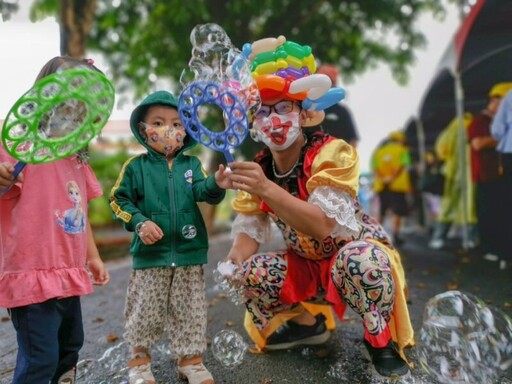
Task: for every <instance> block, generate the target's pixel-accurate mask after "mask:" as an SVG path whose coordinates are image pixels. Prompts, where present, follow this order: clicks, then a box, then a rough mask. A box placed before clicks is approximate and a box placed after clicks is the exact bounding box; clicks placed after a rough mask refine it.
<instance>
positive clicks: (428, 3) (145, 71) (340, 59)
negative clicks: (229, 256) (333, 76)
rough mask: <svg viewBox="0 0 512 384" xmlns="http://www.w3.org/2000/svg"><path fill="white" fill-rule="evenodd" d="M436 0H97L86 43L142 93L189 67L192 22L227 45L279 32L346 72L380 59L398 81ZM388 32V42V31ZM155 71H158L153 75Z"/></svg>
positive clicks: (439, 10) (438, 10)
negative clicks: (220, 35)
mask: <svg viewBox="0 0 512 384" xmlns="http://www.w3.org/2000/svg"><path fill="white" fill-rule="evenodd" d="M443 4H444V1H442V0H424V1H416V0H351V1H347V0H344V1H343V0H341V1H340V0H302V1H297V0H282V1H280V2H276V1H275V0H259V1H252V0H194V1H182V0H168V1H157V2H155V1H152V0H123V1H112V2H100V3H99V4H98V10H97V13H96V20H95V24H94V25H93V28H92V30H91V36H90V47H91V48H94V49H97V50H99V51H100V52H102V53H104V54H105V56H106V58H107V60H108V61H109V63H110V64H111V68H112V69H113V72H112V74H113V77H114V79H115V80H116V83H117V84H118V87H119V86H120V87H121V90H123V89H126V88H128V87H129V88H130V89H132V90H135V93H136V96H140V95H142V94H145V93H146V92H147V90H148V89H150V88H151V86H152V81H151V80H150V79H154V78H155V77H168V78H171V79H178V78H179V76H180V73H181V71H182V70H183V69H184V68H186V67H187V63H188V60H189V59H190V51H191V45H190V42H189V34H190V31H191V30H192V28H193V27H194V26H195V25H197V24H203V23H208V22H214V23H217V24H219V25H220V26H222V27H223V28H224V29H225V30H226V32H227V34H228V36H230V38H231V40H232V42H233V44H234V45H235V46H236V47H239V48H241V47H242V46H243V44H244V43H246V42H251V41H254V40H257V39H260V38H263V37H271V36H273V37H275V36H278V35H281V34H282V35H285V36H286V37H287V38H288V39H289V40H292V41H296V42H299V43H301V44H307V45H310V46H311V47H312V49H313V53H314V55H315V57H316V58H317V59H321V60H322V61H325V62H331V63H336V64H338V65H339V67H340V69H341V71H342V73H343V76H344V78H345V79H350V78H352V77H353V76H354V75H356V74H360V73H363V72H364V71H366V70H368V69H369V68H373V67H375V66H376V65H377V64H379V63H381V62H384V63H387V64H388V65H389V66H390V67H391V71H392V73H393V75H394V76H395V78H396V79H397V80H398V81H399V82H400V83H404V82H406V80H407V67H408V66H409V65H410V64H411V63H412V62H413V61H414V51H415V50H416V49H417V48H419V47H421V46H423V45H424V44H425V38H424V35H423V34H422V32H421V31H418V30H417V29H416V26H415V21H416V20H417V19H418V17H419V15H420V14H422V13H423V12H425V11H431V12H433V13H434V14H435V15H438V16H439V17H442V15H443V14H444V8H443ZM390 36H391V37H393V41H394V43H389V39H387V38H386V37H390ZM155 75H156V76H155Z"/></svg>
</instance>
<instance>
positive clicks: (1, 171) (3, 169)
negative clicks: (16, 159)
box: [0, 162, 23, 189]
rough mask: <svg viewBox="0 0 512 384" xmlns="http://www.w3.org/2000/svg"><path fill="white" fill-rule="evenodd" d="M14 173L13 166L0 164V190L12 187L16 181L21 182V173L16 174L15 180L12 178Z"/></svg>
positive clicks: (6, 163)
mask: <svg viewBox="0 0 512 384" xmlns="http://www.w3.org/2000/svg"><path fill="white" fill-rule="evenodd" d="M13 172H14V165H12V164H10V163H8V162H5V163H0V189H2V188H7V187H10V186H11V185H13V184H14V183H15V182H16V181H19V182H22V181H23V173H20V174H18V176H17V177H16V179H14V178H13V177H12V173H13Z"/></svg>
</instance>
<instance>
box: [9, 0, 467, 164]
mask: <svg viewBox="0 0 512 384" xmlns="http://www.w3.org/2000/svg"><path fill="white" fill-rule="evenodd" d="M20 4H21V5H22V7H21V8H22V9H21V10H20V12H18V13H17V14H16V15H14V16H13V17H12V18H11V19H10V20H8V21H5V22H2V20H1V18H0V52H1V53H0V57H1V60H2V64H1V71H0V88H1V89H2V91H1V92H0V120H2V119H4V118H5V116H6V115H7V113H8V112H9V110H10V108H11V106H12V104H14V102H16V100H17V99H18V98H19V97H20V96H21V95H23V94H24V93H25V92H26V91H27V90H29V89H30V87H31V86H32V84H33V82H34V79H35V77H36V76H37V74H38V72H39V70H40V69H41V67H42V66H43V65H44V64H45V63H46V62H47V61H48V60H49V59H50V58H52V57H54V56H58V55H59V28H58V25H57V23H56V22H55V20H54V19H47V20H45V21H41V22H37V23H31V22H30V20H29V19H28V10H27V7H26V6H25V5H26V4H30V2H28V1H27V0H22V2H21V3H20ZM458 25H459V20H458V15H457V12H456V10H455V9H454V8H449V12H448V15H447V17H446V18H445V19H444V21H442V22H439V21H437V20H434V19H433V17H432V16H430V15H425V16H423V17H422V18H421V19H420V20H419V22H418V25H417V28H418V29H419V30H421V31H423V33H424V34H425V36H426V38H427V46H426V48H424V49H421V50H418V51H417V52H416V57H417V59H416V62H415V64H414V65H413V66H412V67H411V68H410V81H409V83H408V84H407V85H406V86H400V85H398V84H397V83H396V81H395V80H394V79H393V78H392V76H391V72H390V71H389V69H388V68H387V67H386V66H385V65H384V64H383V65H381V66H379V67H378V68H376V69H375V70H371V71H368V72H366V73H365V74H363V75H360V76H358V77H356V78H355V79H354V81H353V82H351V83H350V84H343V81H342V87H343V88H345V91H346V94H347V97H346V99H345V100H344V103H345V104H346V105H348V106H349V108H350V109H351V111H352V115H353V117H354V120H355V123H356V125H357V128H358V131H359V134H360V136H361V141H360V143H359V146H358V150H359V155H360V162H361V171H362V172H366V171H368V169H369V163H370V157H371V153H372V151H373V150H374V149H375V147H376V146H377V145H378V143H379V142H380V141H381V140H382V139H383V138H384V137H386V136H387V135H388V134H389V132H391V131H394V130H397V129H402V128H403V127H404V125H405V124H406V122H407V120H408V119H409V117H411V116H414V115H415V114H416V111H417V110H418V106H419V103H420V102H421V98H422V95H423V93H424V92H425V90H426V88H427V86H428V84H429V82H430V80H431V79H432V77H433V76H434V74H435V71H436V67H437V64H438V62H439V59H440V57H441V55H442V54H443V52H444V50H445V48H446V46H447V45H448V41H449V39H450V38H451V37H452V36H453V34H454V33H455V31H456V29H457V27H458ZM303 43H304V44H307V42H303ZM313 54H314V52H313ZM90 56H91V57H94V59H95V61H96V63H97V64H98V67H99V68H101V69H102V70H104V72H105V73H106V75H107V77H108V72H109V71H108V68H107V67H106V66H105V65H103V64H102V62H101V59H100V58H98V57H96V56H95V55H93V54H91V55H90ZM342 80H343V79H342ZM131 107H132V106H130V105H128V106H126V107H125V108H124V109H122V110H118V109H115V110H114V112H113V113H112V116H111V119H113V120H118V119H128V118H129V115H130V112H131Z"/></svg>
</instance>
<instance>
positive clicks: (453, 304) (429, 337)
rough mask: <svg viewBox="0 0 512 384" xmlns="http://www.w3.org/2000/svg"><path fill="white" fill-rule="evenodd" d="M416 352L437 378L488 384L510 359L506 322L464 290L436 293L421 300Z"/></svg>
mask: <svg viewBox="0 0 512 384" xmlns="http://www.w3.org/2000/svg"><path fill="white" fill-rule="evenodd" d="M416 353H417V356H418V361H419V362H420V365H421V366H422V367H423V368H424V369H425V371H427V372H428V373H429V375H430V376H432V377H435V378H436V379H437V380H438V381H439V382H441V383H449V384H462V383H491V382H493V381H494V380H495V379H496V378H497V376H498V374H499V371H500V370H505V369H507V368H508V367H510V365H511V363H512V360H511V359H512V324H511V322H510V319H509V318H508V317H507V316H506V315H505V314H504V313H503V312H501V311H499V310H498V309H495V308H492V309H491V308H490V307H488V306H487V305H485V303H483V302H482V301H481V300H480V299H478V298H477V297H475V296H473V295H471V294H469V293H462V292H460V291H448V292H445V293H441V294H439V295H437V296H434V297H433V298H431V299H430V300H429V301H428V302H427V305H426V307H425V310H424V314H423V325H422V327H421V329H420V333H419V340H418V345H417V348H416Z"/></svg>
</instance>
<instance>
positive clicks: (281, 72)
mask: <svg viewBox="0 0 512 384" xmlns="http://www.w3.org/2000/svg"><path fill="white" fill-rule="evenodd" d="M276 74H277V76H280V77H283V78H285V79H287V78H289V77H292V78H293V79H294V80H295V79H300V78H301V77H304V76H309V74H310V73H309V68H308V67H302V68H300V69H299V68H295V67H292V66H291V65H289V66H288V68H285V69H283V68H280V69H278V70H277V72H276Z"/></svg>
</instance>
